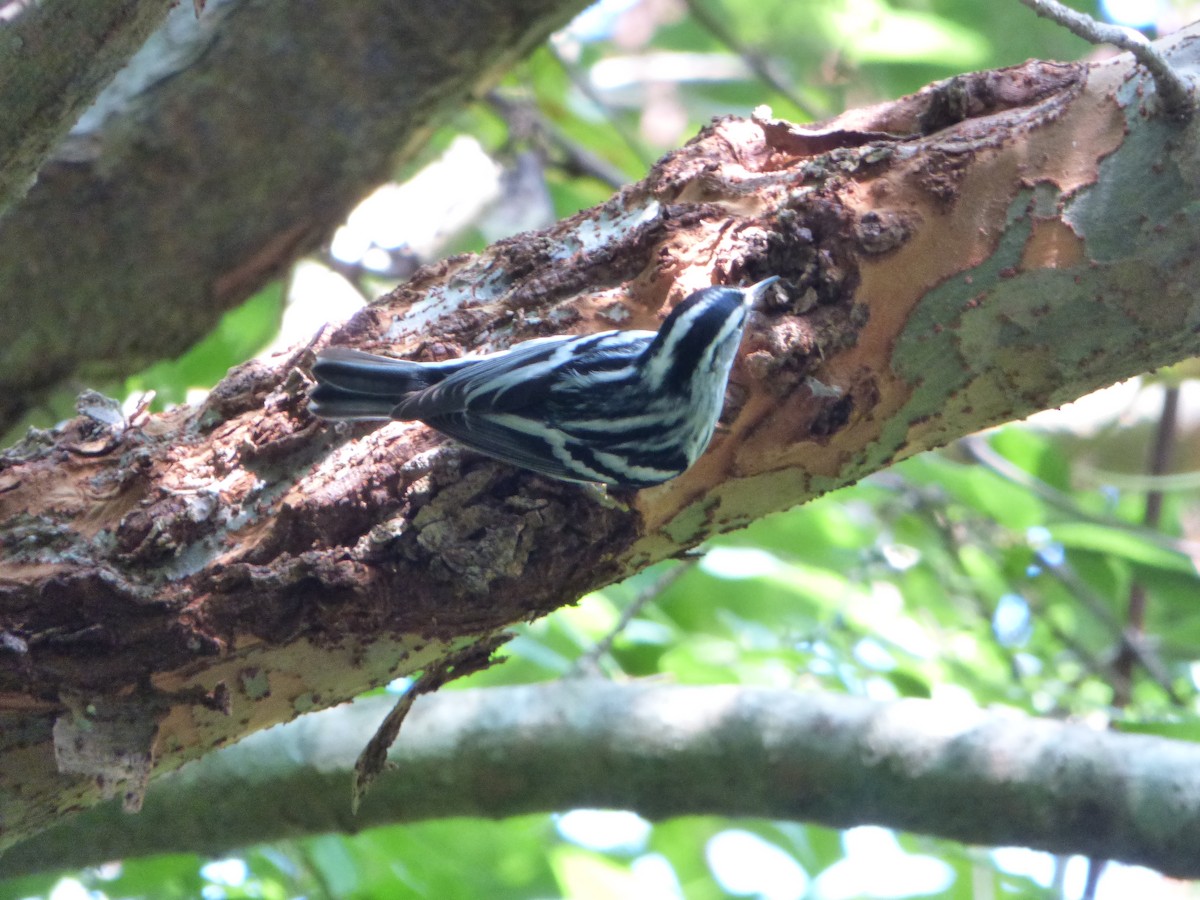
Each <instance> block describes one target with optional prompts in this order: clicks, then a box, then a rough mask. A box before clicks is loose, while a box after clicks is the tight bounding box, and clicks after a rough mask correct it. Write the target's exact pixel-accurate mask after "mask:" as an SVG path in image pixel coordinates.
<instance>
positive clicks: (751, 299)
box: [742, 275, 779, 306]
mask: <svg viewBox="0 0 1200 900" xmlns="http://www.w3.org/2000/svg"><path fill="white" fill-rule="evenodd" d="M778 280H779V276H778V275H772V276H771V277H770V278H764V279H763V280H762V281H759V282H757V283H756V284H752V285H750V286H749V287H744V288H742V290H743V291H745V292H746V303H747V305H748V306H754V305H755V304H756V303H758V301H759V299H760V298H761V297H762V296H763V294H765V293H766V292H767V290H768V289H769V288H770V287H771V285H773V284H774V283H775V282H777V281H778Z"/></svg>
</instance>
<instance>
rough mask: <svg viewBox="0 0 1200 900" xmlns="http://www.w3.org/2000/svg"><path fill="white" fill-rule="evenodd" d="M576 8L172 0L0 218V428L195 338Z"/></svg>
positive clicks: (555, 4) (522, 1) (521, 0)
mask: <svg viewBox="0 0 1200 900" xmlns="http://www.w3.org/2000/svg"><path fill="white" fill-rule="evenodd" d="M113 5H114V4H100V6H103V7H106V8H107V7H109V6H113ZM130 5H132V4H128V3H126V4H116V6H117V7H120V8H124V7H125V6H130ZM162 5H164V6H165V4H162ZM584 5H585V3H584V0H514V2H511V3H503V4H489V3H483V2H466V3H460V4H458V5H457V6H456V7H455V14H454V15H447V14H446V12H445V10H444V9H442V8H441V7H437V6H436V5H435V6H434V7H432V8H427V4H422V3H411V2H407V0H384V2H380V3H370V4H365V3H346V4H334V5H332V6H330V7H328V8H324V9H322V11H321V14H320V15H298V14H297V12H296V7H295V4H292V3H288V2H281V0H212V2H209V3H208V4H207V7H206V9H205V11H204V14H203V15H202V16H201V17H200V18H199V19H197V18H196V15H195V13H194V12H193V10H192V7H191V4H180V5H178V6H177V8H176V9H175V11H174V12H173V13H172V15H171V16H170V18H169V19H168V22H167V25H166V27H164V28H163V29H161V30H160V31H158V32H157V33H156V34H155V35H154V36H153V37H152V38H151V40H150V41H148V42H147V44H146V46H145V47H144V48H143V49H142V51H141V52H140V53H138V54H137V56H136V57H135V58H134V59H133V61H132V62H131V63H130V65H129V67H128V68H127V69H125V70H124V71H122V72H121V73H120V76H119V77H118V78H117V79H116V80H115V81H114V82H113V84H112V85H110V87H109V89H108V90H106V91H105V92H104V94H103V95H102V96H101V98H100V99H99V101H98V102H97V104H96V105H95V106H94V107H93V108H92V109H90V110H89V111H88V113H87V115H86V116H85V117H84V119H83V120H82V121H81V122H80V123H79V125H78V126H77V127H76V128H75V130H74V131H73V133H72V134H71V136H70V138H69V139H68V140H67V141H66V142H64V143H63V144H62V145H60V146H59V147H58V148H57V149H56V151H55V154H54V157H53V159H52V160H51V161H50V162H49V163H47V164H46V165H45V166H43V167H42V169H41V171H40V172H39V174H38V182H37V185H36V186H35V187H34V188H33V189H32V190H31V191H30V193H29V195H28V197H26V198H25V201H24V202H23V203H22V204H20V205H19V206H18V207H16V208H14V209H13V210H12V211H11V213H10V215H9V216H8V217H7V218H6V219H5V220H4V221H3V222H0V321H3V322H4V323H5V326H6V333H8V334H11V335H19V340H9V341H7V342H6V346H5V352H4V353H3V354H0V384H3V385H4V386H5V389H4V391H3V392H0V434H3V433H4V432H5V431H6V430H7V429H8V428H9V427H11V426H12V424H13V423H14V422H15V421H16V420H17V419H18V418H19V416H20V415H21V413H22V412H23V411H24V410H26V409H28V408H29V407H30V406H31V405H32V404H34V403H36V402H37V400H38V397H39V395H40V393H41V392H44V391H45V390H46V389H48V388H50V387H53V386H55V385H57V384H59V383H60V382H62V381H63V380H64V379H67V378H70V377H71V376H73V375H76V374H77V373H81V374H82V375H83V377H84V378H87V377H92V378H95V377H106V378H111V377H112V376H113V375H114V374H126V373H129V372H131V371H136V370H137V369H139V368H141V367H143V366H145V365H146V364H148V363H149V362H150V361H153V360H157V359H161V358H163V357H168V356H171V355H174V354H177V353H180V352H182V351H183V350H185V349H186V348H187V347H190V346H192V344H194V343H195V342H196V340H197V339H198V338H199V337H201V336H202V335H204V334H206V333H207V332H208V331H210V330H211V329H212V327H213V326H214V325H215V324H216V322H217V320H218V319H219V317H220V316H221V314H222V313H224V312H225V311H226V310H228V309H230V308H231V307H233V306H234V305H236V304H237V303H240V302H241V301H242V300H244V299H246V298H247V297H248V296H250V295H251V294H252V293H253V292H254V291H256V290H257V289H258V288H260V287H262V285H264V284H265V283H266V282H267V281H269V280H270V279H272V278H274V277H277V276H278V275H279V274H280V273H281V272H282V271H284V270H285V268H286V267H287V266H288V265H289V264H290V263H291V262H292V261H294V260H295V259H297V258H298V257H299V256H301V255H302V254H304V253H306V252H308V251H311V250H314V249H315V248H317V247H318V246H320V245H321V243H322V242H324V241H325V240H327V239H328V237H329V235H330V234H332V232H333V229H334V228H335V227H337V225H338V224H340V223H341V222H342V221H343V220H344V219H345V216H346V214H347V213H348V212H349V210H350V208H351V207H352V206H353V204H354V203H356V202H357V201H358V200H360V199H361V198H362V197H364V196H365V195H366V194H367V193H368V192H369V191H370V190H371V189H373V188H374V187H376V186H377V185H378V184H380V183H382V182H383V181H385V180H387V178H388V177H389V176H390V175H391V173H392V172H393V171H394V167H395V165H396V164H397V162H398V161H399V162H404V161H407V160H410V159H412V158H413V156H415V154H416V153H417V151H418V150H419V149H420V147H421V146H422V145H423V144H424V142H425V140H426V139H427V138H428V136H429V134H430V132H431V131H432V129H433V128H434V127H436V125H437V124H438V123H439V122H440V120H442V119H443V118H444V117H445V116H447V115H448V114H449V113H450V112H452V111H455V110H457V109H459V108H461V107H462V105H463V103H464V102H465V101H466V100H467V99H468V98H470V97H471V96H473V95H475V94H477V93H479V92H480V91H481V90H482V89H485V88H486V87H488V86H490V84H491V83H492V82H493V81H494V80H495V79H496V78H497V77H498V73H500V72H502V71H504V70H505V69H506V68H508V67H510V66H511V65H512V64H513V63H514V62H516V61H517V60H518V59H520V58H521V57H522V56H524V55H525V54H526V53H528V52H529V51H530V50H531V49H532V48H533V47H535V46H537V44H538V43H540V42H541V41H542V40H544V39H545V38H546V37H547V36H548V35H549V34H550V33H551V32H552V31H553V30H554V29H555V28H558V27H560V26H562V25H564V24H566V22H567V21H569V19H570V17H571V16H572V15H573V14H574V13H575V12H577V11H578V10H579V9H581V8H582V7H583V6H584ZM54 8H57V6H55V7H54ZM72 8H73V7H72ZM47 9H49V7H48V8H47ZM78 18H79V16H77V15H76V14H75V13H74V12H72V13H71V14H70V15H65V14H62V13H60V14H59V16H58V18H57V19H55V20H54V24H55V26H56V27H59V28H61V27H65V26H64V23H67V22H74V21H76V20H77V19H78ZM45 40H48V41H52V42H54V43H55V44H56V45H58V46H68V47H71V53H72V54H75V53H78V52H79V51H78V50H77V48H76V45H75V44H73V43H70V40H71V38H70V37H69V36H59V35H57V34H55V35H53V36H52V37H50V38H46V39H45ZM0 61H2V60H0ZM123 61H124V60H121V62H123ZM117 64H118V65H119V63H117ZM414 73H419V76H420V77H413V75H414ZM0 74H2V73H0ZM32 77H33V78H34V79H35V80H36V79H37V78H40V77H41V73H40V72H38V73H35V74H34V75H33V76H32ZM0 83H6V84H8V83H9V82H6V81H0ZM49 87H50V85H48V86H47V89H49ZM23 186H24V182H22V187H23ZM65 235H69V236H70V252H64V249H63V239H64V236H65Z"/></svg>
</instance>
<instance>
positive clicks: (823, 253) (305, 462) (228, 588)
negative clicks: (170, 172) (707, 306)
mask: <svg viewBox="0 0 1200 900" xmlns="http://www.w3.org/2000/svg"><path fill="white" fill-rule="evenodd" d="M1191 46H1192V45H1191V43H1190V38H1188V37H1186V36H1185V37H1182V38H1179V39H1177V40H1176V41H1175V42H1174V53H1175V59H1176V62H1177V64H1178V65H1180V66H1183V67H1187V68H1190V67H1191V66H1192V64H1193V61H1194V60H1193V56H1192V51H1191ZM1197 149H1198V148H1197V144H1196V139H1195V130H1194V126H1189V127H1187V128H1182V127H1178V126H1176V125H1173V124H1171V123H1169V122H1166V121H1163V120H1161V119H1160V118H1157V117H1155V115H1154V96H1153V90H1152V85H1151V84H1150V83H1149V82H1148V81H1147V80H1145V79H1143V78H1141V77H1139V76H1138V75H1137V74H1136V72H1135V70H1134V69H1133V67H1132V65H1131V64H1130V61H1129V60H1128V59H1127V58H1118V59H1116V60H1114V61H1112V62H1108V63H1105V64H1103V65H1097V66H1091V67H1088V66H1083V65H1058V64H1047V63H1036V62H1034V63H1029V64H1026V65H1024V66H1022V67H1018V68H1014V69H1009V70H1004V71H998V72H990V73H981V74H978V75H972V76H964V77H962V78H957V79H954V80H952V81H950V82H947V83H943V84H939V85H935V86H933V87H931V88H929V89H926V90H925V91H922V92H921V93H919V94H917V95H914V96H912V97H909V98H905V99H903V100H900V101H897V102H895V103H891V104H885V105H882V106H880V107H876V108H873V109H869V110H862V111H857V112H854V113H849V114H847V115H845V116H843V117H840V118H839V119H837V120H835V121H832V122H830V123H827V124H826V125H824V126H822V127H819V128H809V129H802V128H797V127H794V126H791V125H789V124H787V123H784V122H777V121H769V120H753V121H747V120H741V119H726V120H723V121H720V122H718V123H716V124H715V125H713V126H712V127H711V128H708V129H706V130H705V131H704V132H703V133H701V135H699V136H698V137H697V138H696V139H695V140H694V141H692V142H691V143H690V144H688V145H687V146H686V147H684V148H682V149H681V150H679V151H678V152H676V153H673V154H671V155H669V156H668V157H666V158H664V160H662V161H661V162H660V163H659V164H658V165H657V166H656V167H655V168H654V170H653V171H652V172H651V173H650V175H649V176H648V177H647V178H646V179H645V180H644V181H643V182H641V183H640V184H637V185H634V186H632V187H630V188H628V189H626V190H624V191H622V192H621V193H620V194H618V195H617V196H615V197H614V198H613V199H612V200H611V201H610V202H608V203H607V204H605V205H603V206H601V207H598V208H596V209H593V210H590V211H587V212H584V213H581V214H579V215H577V216H575V217H573V218H571V219H568V220H566V221H564V222H562V223H559V224H558V225H556V226H555V227H553V228H551V229H549V230H547V231H546V232H544V233H541V234H528V235H523V236H521V237H518V238H514V239H511V240H508V241H505V242H502V243H500V244H497V245H496V246H494V247H493V248H491V249H490V250H489V251H488V252H487V253H485V254H483V255H482V256H479V257H469V256H468V257H460V258H454V259H450V260H447V261H445V262H443V263H441V264H439V265H437V266H433V267H430V268H428V269H426V270H423V271H422V272H420V273H418V275H417V276H415V277H414V279H413V280H412V281H411V282H410V283H409V284H407V285H405V286H403V287H402V288H400V289H398V290H397V291H396V292H394V293H393V294H392V295H390V296H388V297H385V298H383V299H382V300H381V301H380V302H379V303H377V304H376V305H374V306H372V307H369V308H368V309H366V310H365V311H363V313H361V314H360V315H358V316H356V317H355V318H354V319H353V320H352V321H351V322H349V323H348V324H347V325H345V326H344V327H342V328H340V329H338V330H337V331H336V332H334V333H333V334H332V335H325V336H322V337H321V339H320V340H321V342H327V341H332V342H334V343H342V344H354V345H356V346H361V347H365V348H368V349H381V348H385V347H386V348H387V349H388V350H389V351H390V352H393V353H397V354H402V355H408V356H412V357H414V358H438V357H442V356H447V355H454V354H457V353H459V352H462V351H464V350H469V349H476V348H481V347H498V346H503V345H505V344H507V343H509V342H510V341H514V340H518V339H523V338H528V337H534V336H537V335H541V334H546V333H552V332H562V331H568V330H571V331H588V330H596V329H599V328H606V327H612V325H613V324H614V323H617V324H619V325H620V326H623V327H646V326H653V325H654V324H655V323H656V322H657V321H659V318H660V316H661V315H662V314H663V311H664V309H665V308H667V307H668V306H669V305H670V304H671V303H673V302H675V301H677V300H678V299H679V298H680V297H682V296H683V295H684V294H686V293H687V292H689V291H691V290H693V289H695V288H697V287H699V286H701V285H705V284H710V283H713V282H727V281H741V280H746V281H750V280H754V279H757V278H761V277H764V276H765V275H768V274H776V275H780V276H782V278H783V281H784V284H785V286H786V290H787V294H788V298H789V299H788V302H787V303H786V304H783V305H781V306H780V307H779V308H777V309H773V310H768V311H765V312H764V313H763V314H762V315H761V316H759V317H758V319H757V321H756V323H755V324H754V326H753V327H752V329H751V333H750V334H749V336H748V339H747V341H746V346H745V348H744V349H745V354H744V357H743V359H742V361H741V363H740V365H739V367H738V369H737V371H736V375H735V384H734V387H733V389H732V390H731V396H730V398H729V402H728V403H727V408H726V424H727V427H726V431H725V434H723V435H722V436H720V437H719V438H718V440H717V441H715V442H714V446H713V447H712V448H711V449H710V451H709V453H708V454H707V455H706V456H705V457H704V458H703V459H702V460H700V462H699V463H698V464H697V465H696V466H695V467H693V469H692V470H690V471H689V472H688V473H686V474H685V475H684V476H682V477H680V478H679V479H677V480H675V481H673V482H671V483H669V484H667V485H664V486H662V487H658V488H655V489H651V490H646V491H642V492H640V493H636V494H621V495H617V496H613V497H604V496H603V495H600V494H598V493H597V492H595V491H592V490H589V489H587V488H585V487H581V486H578V485H570V484H565V483H557V482H551V481H547V480H545V479H542V478H539V477H537V476H534V475H531V474H528V473H521V472H518V471H516V470H514V469H512V468H510V467H508V466H505V465H503V464H500V463H497V462H493V461H490V460H486V459H483V458H480V457H478V456H476V455H474V454H471V453H467V452H464V451H460V450H457V449H455V448H453V447H451V446H448V445H446V444H445V442H443V441H442V440H441V439H439V438H438V437H437V436H436V435H435V434H434V433H432V432H430V431H429V430H428V429H426V428H424V427H422V426H419V425H413V424H391V425H388V426H386V427H383V428H379V429H377V430H374V431H370V432H368V431H366V430H365V429H362V428H359V429H357V430H338V429H333V428H329V427H326V426H323V425H321V424H320V423H318V422H315V421H314V420H313V419H312V418H311V416H309V415H308V413H307V412H306V410H305V391H306V388H307V386H308V379H307V377H306V376H305V367H306V365H307V364H308V362H309V361H310V360H311V349H310V348H304V349H301V350H298V351H297V352H296V353H295V354H294V355H292V356H290V357H288V358H281V359H277V360H275V361H272V362H268V363H251V364H247V365H246V366H243V367H241V368H239V369H237V370H235V371H234V372H232V373H231V374H230V376H229V377H228V378H227V379H226V380H225V381H224V382H223V383H222V384H221V385H220V386H218V388H217V389H216V390H214V392H213V394H212V395H211V397H210V398H209V399H208V401H207V402H206V403H205V404H204V405H203V406H202V407H200V408H196V409H181V410H177V411H175V412H172V413H167V414H164V415H162V416H155V417H150V418H140V419H138V420H136V421H134V422H131V423H117V424H115V425H112V424H106V423H105V416H104V415H103V414H102V413H101V412H99V411H97V410H96V409H95V408H93V409H92V410H91V412H90V415H85V416H83V417H80V418H78V419H76V420H74V421H72V422H71V423H70V424H69V425H68V426H67V427H66V428H65V429H63V430H62V431H61V432H59V433H55V434H46V435H43V436H40V437H37V438H35V439H31V440H29V441H26V442H25V443H24V444H23V445H21V446H20V447H18V448H15V449H14V450H13V451H11V452H10V453H9V454H8V456H7V458H6V459H5V462H4V464H3V468H2V469H0V523H3V524H2V526H0V549H2V550H3V553H4V560H5V566H4V569H3V573H2V574H0V638H2V641H0V714H2V715H4V716H5V717H6V719H7V720H8V721H9V722H12V723H13V727H6V728H4V729H3V731H2V732H0V757H2V758H3V760H4V765H3V766H0V821H2V822H3V827H4V837H3V839H2V841H8V840H11V839H12V837H14V836H16V835H17V834H21V833H29V832H32V831H35V830H37V829H38V828H41V827H44V826H45V825H46V824H48V823H49V822H50V821H51V820H53V819H54V817H55V816H56V815H57V814H58V812H59V811H61V810H62V809H64V808H66V807H68V806H71V805H78V806H82V805H88V804H91V803H94V802H95V801H96V799H97V798H98V797H99V796H100V795H101V793H102V792H103V791H105V790H108V791H112V790H121V791H124V792H127V793H128V795H129V796H130V802H132V803H136V798H137V796H138V795H139V792H140V790H141V786H142V784H143V782H144V781H145V779H146V778H147V777H148V776H149V775H150V774H151V773H156V772H161V771H165V770H169V769H172V768H174V767H176V766H178V765H179V764H180V763H182V762H183V761H185V760H187V759H190V758H194V757H196V756H199V755H202V754H203V753H204V752H206V751H207V750H208V749H210V748H212V747H215V746H218V745H220V744H223V743H226V742H229V741H232V740H235V739H237V738H239V737H241V736H244V735H245V734H248V733H250V732H251V731H254V730H256V729H257V728H260V727H262V726H264V725H267V724H271V723H274V722H279V721H283V720H286V719H289V718H291V717H293V716H294V715H296V714H298V713H300V712H303V711H307V710H309V709H315V708H320V707H324V706H328V705H331V704H333V703H336V702H339V701H341V700H343V699H345V698H347V697H349V696H351V695H353V694H354V693H356V692H358V691H360V690H362V689H363V688H365V687H368V686H370V685H374V684H378V683H380V682H381V681H383V680H385V679H387V678H389V677H392V676H393V675H395V674H398V673H406V672H412V671H414V670H415V669H417V668H420V667H421V666H422V665H424V664H425V663H426V662H428V661H429V660H431V659H433V658H437V657H438V656H440V655H442V654H444V653H446V652H447V651H448V650H449V649H451V648H454V647H458V646H461V645H462V644H463V643H464V642H469V641H472V640H476V639H479V638H481V637H485V636H488V635H491V634H494V633H495V632H497V631H498V630H500V629H503V627H504V626H506V625H508V624H510V623H512V622H515V621H518V620H521V619H524V618H528V617H531V616H537V615H540V614H542V613H544V612H546V611H547V610H549V609H552V608H554V607H556V606H558V605H561V604H564V603H569V602H571V601H573V600H574V599H575V598H577V597H578V596H579V595H580V594H581V593H582V592H584V591H586V590H589V589H591V588H595V587H598V586H601V585H603V584H607V583H609V582H611V581H613V580H614V579H617V578H619V577H622V576H624V575H628V574H630V573H632V572H634V571H636V570H638V569H639V568H641V567H643V566H645V565H648V564H650V563H652V562H655V561H657V560H660V559H663V558H665V557H668V556H671V555H673V554H676V553H678V552H679V551H680V550H682V549H684V548H687V547H691V546H694V545H695V544H697V543H699V542H700V541H702V540H703V539H704V538H706V537H707V536H709V535H711V534H714V533H717V532H720V531H725V530H728V529H732V528H736V527H738V526H739V525H742V524H745V523H746V522H748V521H750V520H752V519H754V518H757V517H759V516H761V515H764V514H766V513H768V512H771V511H774V510H778V509H783V508H786V507H789V506H792V505H794V504H796V503H800V502H803V501H804V500H806V499H809V498H811V497H813V496H816V495H817V494H820V493H823V492H825V491H827V490H830V489H832V488H835V487H837V486H839V485H843V484H847V483H850V482H852V481H854V480H856V479H857V478H860V477H862V476H863V475H865V474H867V473H868V472H871V471H874V470H876V469H878V468H880V467H882V466H884V465H886V464H888V463H889V462H890V461H892V460H895V459H900V458H903V457H905V456H908V455H911V454H914V453H917V452H920V451H922V450H925V449H928V448H930V447H934V446H937V445H939V444H942V443H944V442H946V441H948V440H950V439H952V438H954V437H957V436H959V435H962V434H964V433H967V432H969V431H972V430H975V429H978V428H980V427H983V426H985V425H990V424H993V423H996V422H1000V421H1004V420H1007V419H1012V418H1015V417H1019V416H1022V415H1024V414H1026V413H1029V412H1032V411H1034V410H1037V409H1042V408H1045V407H1047V406H1052V405H1055V404H1057V403H1061V402H1063V401H1065V400H1068V399H1070V398H1073V397H1075V396H1078V395H1080V394H1082V393H1084V392H1086V391H1088V390H1090V389H1092V388H1094V387H1097V386H1099V385H1102V384H1108V383H1110V382H1112V381H1115V380H1118V379H1120V378H1124V377H1126V376H1128V375H1131V374H1134V373H1136V372H1140V371H1143V370H1146V369H1149V368H1153V367H1155V366H1159V365H1162V364H1165V363H1169V362H1172V361H1175V360H1178V359H1180V358H1183V357H1186V356H1190V355H1193V354H1195V353H1196V351H1197V345H1198V344H1200V339H1198V338H1197V329H1198V327H1200V290H1197V287H1200V286H1198V285H1197V284H1196V281H1197V275H1196V273H1195V270H1194V268H1193V266H1192V261H1193V260H1194V259H1195V258H1196V250H1197V238H1198V230H1197V227H1196V215H1197V214H1196V212H1195V208H1194V205H1193V204H1192V203H1191V200H1192V198H1193V197H1194V195H1195V185H1196V183H1197V177H1196V176H1197V170H1196V160H1197V159H1200V153H1197Z"/></svg>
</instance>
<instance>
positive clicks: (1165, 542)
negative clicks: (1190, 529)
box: [958, 434, 1200, 560]
mask: <svg viewBox="0 0 1200 900" xmlns="http://www.w3.org/2000/svg"><path fill="white" fill-rule="evenodd" d="M958 445H959V446H960V447H962V448H963V450H965V451H966V452H967V455H968V456H970V457H971V458H972V459H974V460H975V462H977V463H979V464H980V465H981V466H983V467H984V468H985V469H989V470H990V471H991V472H992V473H993V474H995V475H998V476H999V477H1000V478H1003V479H1004V480H1005V481H1008V482H1011V483H1013V484H1016V485H1020V486H1021V487H1023V488H1025V489H1027V490H1029V491H1032V492H1033V493H1034V494H1035V495H1036V496H1037V497H1038V498H1039V499H1041V500H1044V501H1045V502H1046V503H1048V504H1049V505H1051V506H1053V507H1055V508H1057V509H1060V510H1062V511H1063V512H1066V513H1069V514H1070V515H1072V516H1075V517H1076V518H1079V519H1080V520H1082V521H1084V522H1091V523H1093V524H1095V525H1105V526H1107V527H1109V528H1117V529H1120V530H1121V531H1124V532H1127V533H1129V534H1133V535H1136V536H1137V537H1139V538H1141V539H1142V540H1144V541H1147V542H1148V543H1151V544H1153V545H1154V546H1156V547H1162V548H1163V549H1165V550H1171V551H1173V552H1175V553H1179V554H1181V555H1183V556H1186V557H1188V558H1189V559H1192V560H1196V559H1200V543H1198V542H1196V541H1190V540H1186V539H1184V538H1176V537H1172V536H1171V535H1169V534H1163V533H1162V532H1160V531H1154V530H1152V529H1147V528H1145V527H1143V526H1141V525H1135V524H1133V523H1131V522H1126V521H1124V520H1123V519H1118V518H1117V517H1115V516H1105V515H1098V514H1096V513H1092V512H1088V511H1087V510H1085V509H1083V508H1082V507H1081V506H1080V505H1079V504H1078V503H1076V502H1075V500H1074V499H1073V498H1072V497H1070V496H1069V495H1067V494H1064V493H1063V492H1062V491H1060V490H1058V489H1056V488H1054V487H1052V486H1051V485H1049V484H1046V482H1044V481H1042V480H1041V479H1040V478H1038V477H1037V476H1035V475H1030V474H1029V473H1028V472H1026V471H1025V470H1024V469H1022V468H1021V467H1020V466H1018V465H1015V464H1014V463H1011V462H1009V461H1008V460H1007V459H1005V458H1004V457H1003V456H1001V455H1000V454H999V453H997V452H996V451H995V450H993V449H992V448H991V446H990V445H989V444H988V442H987V439H986V438H983V437H980V436H979V435H977V434H974V435H971V436H970V437H965V438H963V439H962V440H961V441H959V442H958Z"/></svg>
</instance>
